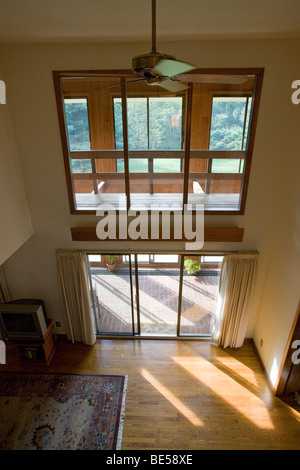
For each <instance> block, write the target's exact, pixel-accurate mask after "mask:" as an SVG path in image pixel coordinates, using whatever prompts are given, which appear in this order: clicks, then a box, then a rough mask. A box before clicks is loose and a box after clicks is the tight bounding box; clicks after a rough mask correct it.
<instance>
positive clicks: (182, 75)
mask: <svg viewBox="0 0 300 470" xmlns="http://www.w3.org/2000/svg"><path fill="white" fill-rule="evenodd" d="M196 68H197V67H196V66H195V65H191V64H188V63H186V62H181V61H179V60H176V59H175V57H173V56H171V55H169V54H161V53H159V52H157V50H156V0H152V50H151V52H149V53H148V54H142V55H138V56H136V57H134V58H133V59H132V71H133V73H134V74H135V75H137V76H139V77H141V78H140V79H141V80H145V81H146V82H147V83H148V85H158V86H161V87H162V88H164V89H166V90H168V91H170V92H175V93H176V92H178V91H182V90H186V89H188V85H187V84H186V83H187V82H198V83H227V84H241V83H244V82H245V81H247V79H248V77H247V76H245V75H208V74H187V73H186V72H191V71H192V70H194V69H196ZM182 82H184V83H182Z"/></svg>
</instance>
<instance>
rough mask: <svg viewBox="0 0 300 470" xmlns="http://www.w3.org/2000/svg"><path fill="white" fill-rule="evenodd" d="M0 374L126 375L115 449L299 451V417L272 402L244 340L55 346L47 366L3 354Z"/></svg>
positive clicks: (286, 408)
mask: <svg viewBox="0 0 300 470" xmlns="http://www.w3.org/2000/svg"><path fill="white" fill-rule="evenodd" d="M0 370H1V371H4V370H11V371H20V370H23V371H29V372H31V371H36V372H43V371H45V372H58V373H59V372H60V373H63V372H65V373H87V374H95V373H96V374H127V375H128V390H127V395H126V407H125V421H124V430H123V440H122V450H148V449H151V450H197V449H300V426H299V422H300V414H299V413H297V412H296V411H295V410H293V409H291V408H289V407H288V406H287V405H286V404H284V403H283V402H281V401H280V400H279V399H278V398H276V397H274V396H273V394H272V393H271V391H270V389H269V387H268V385H267V382H266V379H265V377H264V374H263V372H262V369H261V367H260V364H259V361H258V359H257V357H256V354H255V351H254V348H253V346H252V344H251V343H250V342H249V343H248V342H247V343H246V344H245V345H244V346H243V347H242V348H240V349H237V350H230V349H226V350H223V349H221V348H217V347H215V346H212V345H211V344H210V343H209V342H205V341H202V342H201V341H180V340H170V341H160V340H123V339H122V340H114V341H113V340H99V341H98V342H97V344H96V345H95V346H93V347H89V346H84V345H81V344H76V345H73V344H71V343H69V342H67V341H60V342H58V344H57V349H56V353H55V355H54V358H53V360H52V362H51V364H50V366H46V365H37V364H31V363H25V364H24V363H21V362H18V361H16V359H15V358H14V357H11V355H10V351H9V349H8V350H7V364H6V365H2V366H0Z"/></svg>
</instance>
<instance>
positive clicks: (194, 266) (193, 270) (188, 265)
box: [184, 259, 201, 274]
mask: <svg viewBox="0 0 300 470" xmlns="http://www.w3.org/2000/svg"><path fill="white" fill-rule="evenodd" d="M184 268H185V270H186V271H187V272H188V273H189V274H197V273H198V272H199V271H200V270H201V265H200V261H197V260H195V259H186V260H185V261H184Z"/></svg>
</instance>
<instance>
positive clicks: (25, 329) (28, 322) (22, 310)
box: [0, 299, 48, 338]
mask: <svg viewBox="0 0 300 470" xmlns="http://www.w3.org/2000/svg"><path fill="white" fill-rule="evenodd" d="M0 329H1V330H2V332H3V334H4V335H5V336H6V337H7V338H41V337H42V336H44V335H45V334H46V332H47V329H48V327H47V316H46V310H45V305H44V302H43V301H41V300H34V299H32V300H30V299H24V300H16V301H12V302H8V303H4V304H0Z"/></svg>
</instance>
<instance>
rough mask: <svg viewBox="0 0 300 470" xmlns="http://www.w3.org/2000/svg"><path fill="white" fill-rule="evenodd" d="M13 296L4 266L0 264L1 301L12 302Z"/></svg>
mask: <svg viewBox="0 0 300 470" xmlns="http://www.w3.org/2000/svg"><path fill="white" fill-rule="evenodd" d="M10 300H11V297H10V293H9V290H8V286H7V283H6V279H5V275H4V271H3V268H2V266H0V303H2V304H3V303H5V302H10Z"/></svg>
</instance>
